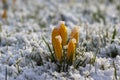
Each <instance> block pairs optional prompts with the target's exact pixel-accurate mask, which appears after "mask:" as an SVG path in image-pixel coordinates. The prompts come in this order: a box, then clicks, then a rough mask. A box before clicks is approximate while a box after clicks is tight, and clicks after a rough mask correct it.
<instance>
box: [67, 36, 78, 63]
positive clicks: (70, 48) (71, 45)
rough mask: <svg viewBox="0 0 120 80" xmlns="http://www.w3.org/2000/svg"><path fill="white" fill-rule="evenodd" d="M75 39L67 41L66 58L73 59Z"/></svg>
mask: <svg viewBox="0 0 120 80" xmlns="http://www.w3.org/2000/svg"><path fill="white" fill-rule="evenodd" d="M75 43H76V39H74V38H73V39H71V40H70V41H69V43H68V51H67V60H68V61H73V59H74V56H75V48H76V45H75Z"/></svg>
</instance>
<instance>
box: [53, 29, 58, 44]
mask: <svg viewBox="0 0 120 80" xmlns="http://www.w3.org/2000/svg"><path fill="white" fill-rule="evenodd" d="M58 35H59V31H58V28H56V27H55V28H54V29H53V31H52V45H53V46H54V42H55V37H56V36H58Z"/></svg>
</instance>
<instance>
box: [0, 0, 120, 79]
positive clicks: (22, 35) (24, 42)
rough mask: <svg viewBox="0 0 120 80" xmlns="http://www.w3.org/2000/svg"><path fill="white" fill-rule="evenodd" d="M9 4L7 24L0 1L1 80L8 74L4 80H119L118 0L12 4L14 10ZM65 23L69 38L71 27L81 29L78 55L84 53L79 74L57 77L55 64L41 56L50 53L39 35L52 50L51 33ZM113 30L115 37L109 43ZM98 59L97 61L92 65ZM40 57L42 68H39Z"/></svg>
mask: <svg viewBox="0 0 120 80" xmlns="http://www.w3.org/2000/svg"><path fill="white" fill-rule="evenodd" d="M8 1H9V2H8V4H9V8H8V13H7V14H8V17H7V19H2V17H1V14H2V11H3V10H2V2H1V1H0V28H2V30H0V80H5V78H6V69H7V80H66V79H67V80H113V79H114V80H115V79H116V78H115V77H117V79H118V80H119V79H120V18H119V14H120V11H118V9H117V6H118V5H119V4H118V0H114V1H113V2H112V3H111V2H109V1H110V0H102V1H101V0H92V1H91V0H74V1H72V0H64V1H63V0H58V1H55V0H34V1H33V0H29V1H27V0H16V3H15V4H14V5H13V4H12V0H8ZM98 11H100V12H98ZM99 13H100V14H99ZM95 15H96V17H95ZM99 16H103V17H104V18H101V17H100V18H101V19H100V18H99ZM99 19H100V20H99ZM104 19H105V23H106V24H104ZM63 20H64V22H65V25H66V26H67V30H68V34H70V31H71V29H72V28H74V27H75V25H78V26H79V31H80V35H79V44H78V48H77V52H78V54H79V55H81V54H84V56H83V57H79V58H80V59H81V60H84V59H86V61H85V65H84V66H79V67H78V68H77V69H75V68H74V67H73V66H70V67H69V70H68V72H57V71H56V69H57V65H56V64H55V63H53V62H51V61H50V60H48V61H47V59H46V55H44V54H48V55H50V52H49V50H48V48H47V46H46V44H45V43H44V41H43V39H42V36H44V38H45V40H46V41H47V42H48V43H49V45H50V46H51V48H52V44H51V32H52V30H53V28H54V27H56V26H57V25H58V24H59V22H60V21H63ZM114 28H116V33H117V34H116V35H115V38H114V39H113V42H112V36H113V31H114ZM57 38H60V37H59V36H57ZM64 48H65V49H67V46H64ZM97 50H98V52H97ZM96 54H97V56H96V60H95V62H94V63H93V64H92V63H90V60H92V59H94V56H95V55H96ZM39 55H41V57H42V59H43V63H44V64H43V65H39V66H38V65H37V62H36V60H39ZM33 57H35V59H32V58H33ZM40 62H42V61H40ZM113 62H114V63H115V67H116V75H117V76H115V68H114V66H113Z"/></svg>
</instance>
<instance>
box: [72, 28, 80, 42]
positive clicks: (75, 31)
mask: <svg viewBox="0 0 120 80" xmlns="http://www.w3.org/2000/svg"><path fill="white" fill-rule="evenodd" d="M72 38H75V39H76V43H78V39H79V27H74V28H73V29H72V31H71V34H70V39H72Z"/></svg>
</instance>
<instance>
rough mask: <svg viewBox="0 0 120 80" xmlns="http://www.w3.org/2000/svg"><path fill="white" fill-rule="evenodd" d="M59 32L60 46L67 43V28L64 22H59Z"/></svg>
mask: <svg viewBox="0 0 120 80" xmlns="http://www.w3.org/2000/svg"><path fill="white" fill-rule="evenodd" d="M59 33H60V36H61V38H62V46H65V45H66V43H67V28H66V26H65V23H64V22H60V26H59Z"/></svg>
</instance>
